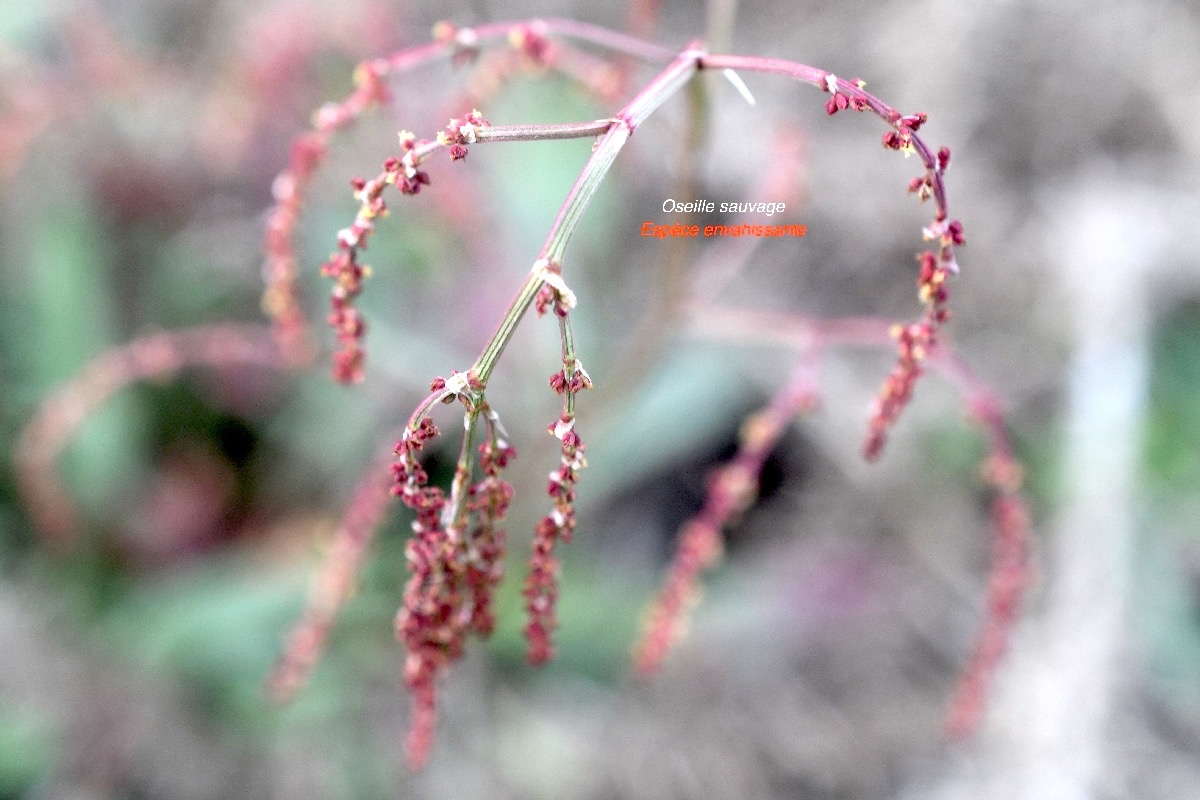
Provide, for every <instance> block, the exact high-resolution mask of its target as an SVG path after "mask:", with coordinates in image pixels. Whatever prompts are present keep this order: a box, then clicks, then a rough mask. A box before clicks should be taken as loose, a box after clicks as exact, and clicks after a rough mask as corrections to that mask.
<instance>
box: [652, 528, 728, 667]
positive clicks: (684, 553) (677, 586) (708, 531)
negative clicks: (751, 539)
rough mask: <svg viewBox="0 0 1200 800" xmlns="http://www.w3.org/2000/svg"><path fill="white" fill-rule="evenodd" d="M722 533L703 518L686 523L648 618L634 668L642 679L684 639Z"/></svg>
mask: <svg viewBox="0 0 1200 800" xmlns="http://www.w3.org/2000/svg"><path fill="white" fill-rule="evenodd" d="M721 550H722V544H721V531H720V530H718V529H717V528H716V527H714V526H713V525H712V524H711V523H709V522H707V521H705V520H704V519H703V518H697V519H693V520H692V521H691V522H688V523H686V524H685V525H684V526H683V529H682V530H681V531H680V532H679V543H678V545H677V546H676V550H675V557H674V558H673V559H672V560H671V568H670V570H669V571H668V573H667V579H666V582H665V583H664V585H663V587H662V589H661V590H660V591H659V594H658V597H657V599H655V601H654V605H653V606H651V608H650V611H649V613H648V614H647V616H646V621H645V624H644V630H643V633H642V637H641V639H640V640H639V641H638V645H637V647H636V649H635V650H634V655H633V664H634V668H635V669H636V670H637V672H638V674H639V675H641V676H643V677H649V676H651V675H654V674H655V673H657V672H658V671H659V669H660V668H661V667H662V663H663V661H664V660H665V659H666V657H667V653H669V652H670V650H671V649H672V648H673V647H674V646H675V644H676V643H678V641H679V640H680V639H681V638H683V634H684V632H685V627H686V621H687V615H688V612H690V611H691V609H692V606H694V605H695V604H696V601H697V599H698V598H699V583H700V574H701V573H702V572H704V571H705V570H707V569H709V568H710V567H712V565H713V564H715V563H716V562H717V560H718V559H720V557H721Z"/></svg>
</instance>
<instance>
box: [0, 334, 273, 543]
mask: <svg viewBox="0 0 1200 800" xmlns="http://www.w3.org/2000/svg"><path fill="white" fill-rule="evenodd" d="M272 334H273V331H272V330H270V329H268V328H266V327H264V326H260V325H235V324H225V325H201V326H198V327H195V328H187V329H184V330H177V331H165V332H163V333H155V334H151V335H148V336H143V337H140V338H137V339H134V340H133V341H131V342H127V343H126V344H123V345H121V346H120V347H114V348H112V349H111V350H107V351H105V352H104V353H101V354H100V355H98V356H96V357H95V358H93V359H92V360H91V361H90V362H88V364H87V365H86V366H84V367H83V369H81V370H80V371H79V373H78V374H76V375H75V377H74V378H72V379H71V380H70V381H69V382H67V383H65V384H63V385H62V386H60V387H58V388H57V389H55V390H54V393H53V394H51V395H50V396H49V397H47V398H46V399H44V400H43V401H42V403H41V405H40V406H39V407H38V410H37V413H36V414H35V415H34V417H33V419H31V420H30V421H29V422H28V424H26V426H25V427H24V428H23V429H22V430H21V433H20V436H18V437H17V442H16V445H15V448H14V453H13V461H14V465H15V467H16V471H17V486H18V489H19V491H20V492H21V495H22V496H23V498H24V500H25V503H26V505H27V506H28V508H29V511H30V514H31V516H32V517H33V521H34V524H35V526H36V527H37V530H38V533H39V534H40V535H41V536H43V537H44V538H45V539H46V541H47V542H48V544H49V545H50V546H51V547H53V548H54V549H55V550H59V551H66V550H69V549H71V548H72V547H73V546H74V545H75V541H76V537H77V535H78V526H79V520H78V519H77V517H76V513H75V507H74V503H73V502H72V500H71V496H70V493H68V492H67V490H66V487H64V486H63V485H62V483H61V482H60V481H59V479H58V472H57V467H56V461H57V459H58V455H59V453H61V452H62V450H63V448H64V447H66V445H67V443H68V442H69V441H70V438H71V436H73V435H74V433H75V431H76V430H77V429H78V428H79V426H80V425H81V424H83V422H84V420H86V419H87V417H88V415H89V414H91V413H92V411H94V410H95V409H96V408H98V407H99V406H100V405H101V404H103V403H104V402H106V401H107V400H108V399H109V398H110V397H112V396H113V395H114V394H116V393H117V392H118V391H120V390H121V389H123V388H125V387H126V386H128V385H129V384H131V383H134V382H136V381H141V380H147V379H156V380H163V379H166V378H169V377H171V376H172V375H174V374H175V373H177V372H178V371H179V370H181V369H183V368H185V367H196V366H204V367H210V368H218V369H219V368H227V367H236V366H241V365H249V366H255V367H263V368H267V369H275V368H278V367H280V366H281V365H282V364H283V363H284V357H283V354H282V353H281V352H280V348H279V347H278V346H277V344H276V342H277V339H275V338H274V336H273V335H272Z"/></svg>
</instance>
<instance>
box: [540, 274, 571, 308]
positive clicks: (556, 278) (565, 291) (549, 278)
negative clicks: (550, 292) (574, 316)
mask: <svg viewBox="0 0 1200 800" xmlns="http://www.w3.org/2000/svg"><path fill="white" fill-rule="evenodd" d="M542 280H543V281H545V283H546V285H547V286H549V287H551V288H552V289H554V291H556V292H558V296H559V299H560V300H561V301H562V304H563V305H564V306H566V307H567V308H574V307H575V303H576V300H575V293H574V292H572V291H571V289H570V287H569V286H567V282H566V281H564V280H563V277H562V275H559V274H558V273H557V272H551V271H550V270H545V271H544V273H543V274H542Z"/></svg>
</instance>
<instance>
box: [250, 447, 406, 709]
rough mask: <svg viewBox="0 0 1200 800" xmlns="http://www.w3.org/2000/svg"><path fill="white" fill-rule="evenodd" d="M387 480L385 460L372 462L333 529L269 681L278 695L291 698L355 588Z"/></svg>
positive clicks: (383, 502)
mask: <svg viewBox="0 0 1200 800" xmlns="http://www.w3.org/2000/svg"><path fill="white" fill-rule="evenodd" d="M389 484H390V480H388V473H387V470H386V469H385V468H384V465H383V464H380V463H377V461H372V462H371V466H370V467H369V468H368V469H367V471H366V473H365V474H364V475H363V477H362V478H361V479H360V480H359V484H358V487H357V488H356V489H355V491H354V497H353V499H352V500H351V501H350V505H349V507H348V508H347V509H346V514H345V516H344V517H343V518H342V521H341V524H340V525H339V526H338V529H337V532H336V533H335V534H334V537H333V542H332V543H331V544H330V547H329V553H328V555H327V556H326V557H325V561H324V563H323V564H322V565H321V571H320V572H319V573H318V574H317V578H316V580H315V581H314V582H313V585H312V589H311V590H310V591H309V596H308V604H307V606H306V607H305V609H304V614H303V615H302V616H301V618H300V620H299V621H298V622H296V623H295V624H294V625H292V628H291V630H290V631H289V632H288V634H287V645H286V647H285V649H284V653H283V655H282V656H281V657H280V658H279V661H278V662H277V664H276V666H275V669H274V671H273V672H272V674H271V678H270V679H269V681H268V688H269V691H270V692H271V694H272V696H274V697H275V699H276V700H278V701H280V702H285V701H287V700H290V699H291V698H292V696H293V695H294V694H295V693H296V690H297V689H298V688H300V686H301V685H303V684H304V682H305V681H306V680H307V679H308V676H309V674H310V673H311V672H312V668H313V666H314V665H315V664H316V661H317V659H318V658H320V656H321V652H322V650H323V649H324V647H325V641H326V639H327V638H328V637H329V632H330V630H332V628H333V623H334V620H335V619H336V617H337V614H338V612H339V611H341V609H342V607H343V606H344V605H345V604H346V601H347V600H349V599H350V596H351V594H352V593H353V591H354V580H355V577H356V576H357V574H358V569H359V567H360V566H361V565H362V562H363V558H364V557H365V555H366V551H367V547H368V546H369V545H370V543H371V540H372V539H373V538H374V536H375V531H376V530H377V529H378V527H379V520H380V519H381V518H382V516H383V512H384V510H385V509H386V507H387V500H388V497H389V493H388V486H389Z"/></svg>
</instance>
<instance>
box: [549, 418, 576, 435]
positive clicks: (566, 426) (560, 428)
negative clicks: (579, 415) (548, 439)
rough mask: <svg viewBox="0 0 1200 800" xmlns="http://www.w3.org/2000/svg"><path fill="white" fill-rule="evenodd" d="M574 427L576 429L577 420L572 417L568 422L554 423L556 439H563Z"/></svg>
mask: <svg viewBox="0 0 1200 800" xmlns="http://www.w3.org/2000/svg"><path fill="white" fill-rule="evenodd" d="M574 427H575V418H574V417H571V418H570V419H568V420H562V419H560V420H559V421H558V422H556V423H554V436H555V438H557V439H562V438H563V437H564V436H566V435H567V433H568V432H570V431H571V429H572V428H574Z"/></svg>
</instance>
